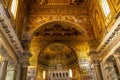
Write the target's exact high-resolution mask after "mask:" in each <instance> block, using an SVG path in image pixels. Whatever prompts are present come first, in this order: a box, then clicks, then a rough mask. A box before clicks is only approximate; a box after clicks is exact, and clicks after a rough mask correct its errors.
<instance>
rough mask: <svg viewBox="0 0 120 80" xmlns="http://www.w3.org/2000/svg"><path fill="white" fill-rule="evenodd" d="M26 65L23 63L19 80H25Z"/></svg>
mask: <svg viewBox="0 0 120 80" xmlns="http://www.w3.org/2000/svg"><path fill="white" fill-rule="evenodd" d="M27 72H28V64H27V62H24V63H23V64H22V67H21V80H27Z"/></svg>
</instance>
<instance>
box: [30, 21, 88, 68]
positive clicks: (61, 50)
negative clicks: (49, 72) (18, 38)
mask: <svg viewBox="0 0 120 80" xmlns="http://www.w3.org/2000/svg"><path fill="white" fill-rule="evenodd" d="M30 46H31V47H30V49H31V53H32V55H33V56H32V57H31V59H30V62H31V64H34V65H37V64H39V65H40V66H42V67H48V68H53V67H55V65H57V63H59V61H58V62H57V63H56V62H55V61H56V59H55V58H56V57H57V53H58V54H60V57H62V56H63V57H64V56H65V55H68V56H70V55H71V53H74V54H72V55H73V56H72V57H73V58H70V59H68V57H67V56H65V57H64V59H60V63H62V65H63V66H64V67H68V66H72V65H73V64H76V62H77V60H78V58H80V57H82V58H85V57H86V53H88V52H89V50H88V48H89V44H88V40H87V37H86V36H85V35H84V34H83V31H82V30H81V29H79V28H77V27H76V26H75V25H71V24H70V23H69V24H68V23H67V24H66V23H65V22H51V23H47V24H45V25H43V26H40V27H39V28H38V29H37V30H36V31H35V32H34V35H33V37H32V40H31V45H30ZM80 53H81V54H80ZM38 56H39V57H38ZM46 57H49V58H50V59H51V60H47V59H49V58H46ZM53 57H54V58H53ZM52 58H53V59H52ZM35 61H38V63H35ZM49 61H51V62H49Z"/></svg>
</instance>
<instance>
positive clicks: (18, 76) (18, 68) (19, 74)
mask: <svg viewBox="0 0 120 80" xmlns="http://www.w3.org/2000/svg"><path fill="white" fill-rule="evenodd" d="M16 70H17V74H16V80H21V71H22V68H21V65H20V64H18V65H17V69H16Z"/></svg>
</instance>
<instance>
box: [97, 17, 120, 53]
mask: <svg viewBox="0 0 120 80" xmlns="http://www.w3.org/2000/svg"><path fill="white" fill-rule="evenodd" d="M119 21H120V17H119V19H117V20H116V22H115V23H114V24H113V26H112V29H111V30H110V31H109V33H107V35H106V36H105V38H104V40H103V41H102V42H101V43H100V45H99V46H98V48H97V52H98V53H103V51H104V50H105V49H106V48H107V47H108V45H110V43H111V42H114V41H115V40H114V39H115V38H116V37H117V36H118V35H120V22H119ZM113 40H114V41H113ZM111 46H112V45H111Z"/></svg>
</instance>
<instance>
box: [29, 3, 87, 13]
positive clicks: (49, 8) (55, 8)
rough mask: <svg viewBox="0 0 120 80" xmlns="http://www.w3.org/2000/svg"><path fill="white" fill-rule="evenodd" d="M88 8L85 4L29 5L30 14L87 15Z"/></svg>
mask: <svg viewBox="0 0 120 80" xmlns="http://www.w3.org/2000/svg"><path fill="white" fill-rule="evenodd" d="M38 7H39V8H38ZM87 9H88V8H87V6H85V5H44V6H43V5H31V6H29V7H28V14H39V15H40V14H44V15H55V14H56V15H78V14H79V15H80V14H84V15H85V14H88V13H87Z"/></svg>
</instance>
